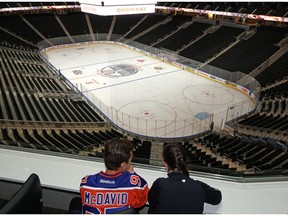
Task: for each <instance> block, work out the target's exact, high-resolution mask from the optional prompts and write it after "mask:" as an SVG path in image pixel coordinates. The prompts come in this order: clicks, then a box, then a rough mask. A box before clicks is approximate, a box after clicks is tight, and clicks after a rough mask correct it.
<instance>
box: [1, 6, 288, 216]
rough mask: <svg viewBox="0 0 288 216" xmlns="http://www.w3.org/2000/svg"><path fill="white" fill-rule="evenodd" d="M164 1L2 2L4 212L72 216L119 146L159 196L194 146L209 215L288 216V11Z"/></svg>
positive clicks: (192, 158) (194, 166) (193, 167)
mask: <svg viewBox="0 0 288 216" xmlns="http://www.w3.org/2000/svg"><path fill="white" fill-rule="evenodd" d="M96 2H97V1H96ZM107 2H109V1H107ZM151 2H152V1H150V4H152V6H153V7H152V9H153V11H152V12H151V11H150V10H151V8H150V7H149V8H145V7H146V6H145V4H144V3H143V5H144V6H143V5H141V7H139V8H137V5H136V7H134V8H132V9H131V7H130V5H129V7H128V6H127V5H126V6H123V5H113V7H111V8H114V7H115V11H113V12H111V13H112V14H111V13H108V12H109V11H108V12H107V10H103V11H104V12H105V13H107V14H93V13H92V12H93V11H100V9H102V8H104V7H105V1H103V2H102V3H101V5H99V6H97V7H98V8H97V10H96V9H95V10H94V9H93V8H92V9H91V8H87V7H84V6H83V5H82V6H81V1H80V2H77V1H75V2H74V1H67V2H60V1H55V2H54V1H46V2H32V1H31V2H29V1H19V2H16V1H13V2H3V1H1V2H0V16H1V19H0V53H1V54H0V74H1V75H0V87H1V89H0V91H1V94H0V97H1V100H0V101H1V103H0V124H1V130H0V155H1V157H0V162H1V164H0V213H8V211H7V212H5V211H6V210H7V205H10V206H12V205H13V202H15V199H17V198H18V201H19V200H21V195H22V196H23V197H25V198H24V200H25V202H26V203H25V205H27V207H26V210H27V209H28V208H29V209H28V213H37V214H41V213H44V214H47V213H48V214H67V213H68V209H69V203H70V201H71V199H72V198H73V197H75V196H78V195H79V185H80V180H81V178H82V177H83V176H85V175H87V174H93V173H96V172H98V171H100V170H104V169H105V167H104V164H103V149H104V145H105V142H106V141H108V140H111V139H114V138H117V137H127V138H128V139H129V140H131V141H132V142H133V144H134V150H133V155H134V157H133V161H132V163H133V165H134V167H135V170H136V171H137V173H139V174H140V175H141V176H143V178H145V179H147V182H148V185H149V186H151V185H152V183H153V181H154V180H155V179H157V178H158V177H165V176H166V175H167V174H166V172H165V170H164V169H163V167H162V155H161V154H162V149H163V146H164V145H165V144H167V143H177V144H178V145H180V146H182V147H183V148H184V150H185V152H186V154H187V156H188V159H189V174H190V176H191V177H192V178H195V179H199V180H201V181H204V182H207V183H209V184H210V185H213V186H215V187H217V188H219V189H220V190H221V191H222V196H223V199H222V202H221V203H220V204H219V205H218V206H212V205H208V204H207V205H205V210H204V213H209V214H212V213H223V214H226V213H232V214H237V213H245V214H247V213H248V214H249V213H260V214H261V213H270V214H276V213H281V214H287V213H288V190H287V188H288V175H287V173H288V34H287V33H288V32H287V29H288V3H287V2H202V1H201V2H197V1H196V2H195V1H182V2H181V1H156V2H155V3H151ZM149 6H151V5H149ZM122 7H124V8H122ZM106 9H107V8H106ZM104 12H103V13H104ZM101 13H102V12H101ZM80 59H81V61H80ZM190 79H191V80H190ZM178 93H179V95H180V96H179V95H178ZM28 180H29V181H28ZM28 183H29V184H30V186H31V185H33V187H32V188H29V189H28V187H27V184H28ZM25 188H26V191H25ZM23 197H22V198H23ZM27 197H30V198H31V197H33V198H35V199H32V198H31V199H30V198H27ZM37 199H38V201H39V200H41V203H40V204H39V202H38V203H37ZM30 204H31V206H30ZM5 206H6V208H5ZM18 207H19V206H18ZM148 207H149V206H148V204H147V206H146V207H145V208H144V209H142V210H141V211H140V213H143V214H145V213H147V208H148ZM1 209H2V210H1ZM4 209H5V210H4ZM10 210H11V211H12V212H13V208H12V207H11V208H10ZM20 213H25V212H20ZM26 213H27V212H26Z"/></svg>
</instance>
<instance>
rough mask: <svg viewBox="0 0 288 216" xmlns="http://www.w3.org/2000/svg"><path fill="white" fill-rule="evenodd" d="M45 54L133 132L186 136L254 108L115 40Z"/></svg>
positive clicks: (228, 91)
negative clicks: (212, 122)
mask: <svg viewBox="0 0 288 216" xmlns="http://www.w3.org/2000/svg"><path fill="white" fill-rule="evenodd" d="M45 56H46V58H47V59H48V61H49V62H51V63H52V64H53V65H54V66H55V67H56V68H58V69H59V70H60V72H61V73H62V74H63V75H64V76H65V77H66V78H67V79H68V80H69V81H70V82H71V83H72V84H73V85H75V86H76V87H77V88H78V89H79V90H80V91H81V92H82V93H83V94H84V95H85V96H86V97H87V98H89V100H90V101H92V102H93V103H94V104H95V105H96V106H97V107H98V108H99V109H101V110H102V111H103V113H104V114H105V115H106V116H107V117H108V118H109V119H110V120H111V121H112V122H114V123H115V124H117V125H118V126H119V127H121V128H123V129H125V130H128V131H131V132H133V133H136V134H141V135H145V136H152V137H167V138H174V137H183V136H191V135H193V134H198V133H200V132H202V131H205V130H207V129H209V125H210V123H211V121H212V120H213V121H214V123H215V124H214V125H215V126H214V127H215V129H216V130H217V129H218V130H219V129H220V128H221V127H222V125H223V122H224V121H226V120H230V119H232V118H235V117H236V116H239V115H242V114H245V113H247V112H248V111H251V110H253V109H254V107H255V105H254V103H253V102H252V100H250V98H249V97H248V96H247V95H245V94H243V93H241V92H240V91H238V90H236V89H233V88H230V87H228V86H225V85H223V84H220V83H217V82H215V81H212V80H209V79H207V78H204V77H201V76H199V75H196V74H194V73H192V72H188V71H186V70H183V69H181V68H179V67H177V66H174V65H172V64H170V63H168V62H163V61H161V60H159V59H157V58H153V57H151V56H148V55H145V54H143V53H140V52H138V51H135V50H132V49H129V48H127V47H124V46H121V45H117V44H108V43H106V44H104V43H95V44H93V43H91V44H77V45H76V44H71V45H69V46H65V47H58V48H50V49H48V50H46V51H45ZM244 101H245V102H244ZM247 101H248V102H247ZM235 104H238V107H239V108H238V109H237V110H235V111H234V110H233V112H231V110H230V109H233V107H235ZM239 104H240V105H239ZM228 113H229V114H228ZM211 114H213V118H212V117H211V116H210V115H211Z"/></svg>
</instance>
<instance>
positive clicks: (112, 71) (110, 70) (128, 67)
mask: <svg viewBox="0 0 288 216" xmlns="http://www.w3.org/2000/svg"><path fill="white" fill-rule="evenodd" d="M137 72H138V67H137V66H136V65H132V64H115V65H109V66H107V67H104V68H102V69H101V74H102V75H104V76H109V77H124V76H131V75H133V74H136V73H137Z"/></svg>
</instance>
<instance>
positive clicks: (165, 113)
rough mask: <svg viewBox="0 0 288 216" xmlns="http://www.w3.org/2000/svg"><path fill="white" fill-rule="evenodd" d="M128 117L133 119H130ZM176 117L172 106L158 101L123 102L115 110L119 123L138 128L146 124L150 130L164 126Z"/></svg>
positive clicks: (142, 127)
mask: <svg viewBox="0 0 288 216" xmlns="http://www.w3.org/2000/svg"><path fill="white" fill-rule="evenodd" d="M127 113H129V115H128V114H127ZM129 118H133V119H134V120H133V121H131V119H129ZM176 118H177V112H176V110H175V109H174V108H173V107H171V106H170V105H169V104H165V103H162V102H158V101H134V102H131V103H128V104H125V105H124V106H122V107H121V108H120V109H119V110H118V112H117V119H118V121H120V125H121V124H124V125H125V126H126V127H128V126H129V127H131V128H139V129H140V130H141V129H144V128H146V126H148V128H149V129H152V130H153V129H155V128H157V129H160V128H164V127H166V126H168V125H171V124H172V123H173V122H175V121H176ZM137 122H138V124H137ZM146 124H148V125H146Z"/></svg>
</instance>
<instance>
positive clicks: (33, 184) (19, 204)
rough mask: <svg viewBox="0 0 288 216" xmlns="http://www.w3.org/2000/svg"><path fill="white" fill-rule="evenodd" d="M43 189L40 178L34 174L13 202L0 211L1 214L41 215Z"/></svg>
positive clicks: (10, 201)
mask: <svg viewBox="0 0 288 216" xmlns="http://www.w3.org/2000/svg"><path fill="white" fill-rule="evenodd" d="M42 205H43V203H42V187H41V182H40V179H39V176H38V175H37V174H35V173H32V174H31V175H30V176H29V178H28V179H27V180H26V181H25V182H24V184H23V185H22V186H21V188H20V189H19V191H17V192H16V194H14V196H13V197H12V198H11V200H9V201H8V203H7V204H6V205H5V206H4V207H3V208H2V209H0V214H40V213H41V212H42Z"/></svg>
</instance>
